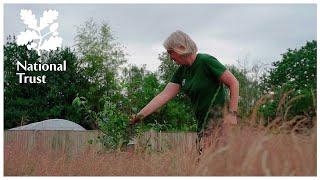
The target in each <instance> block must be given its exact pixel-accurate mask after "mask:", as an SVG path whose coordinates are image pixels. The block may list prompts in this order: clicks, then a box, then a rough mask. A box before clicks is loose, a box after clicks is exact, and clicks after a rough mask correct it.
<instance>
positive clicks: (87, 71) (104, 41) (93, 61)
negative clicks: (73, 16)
mask: <svg viewBox="0 0 320 180" xmlns="http://www.w3.org/2000/svg"><path fill="white" fill-rule="evenodd" d="M75 42H76V45H75V46H76V52H77V55H78V56H79V61H78V67H79V68H78V71H79V72H81V73H82V74H83V76H84V77H85V79H87V80H88V81H89V82H90V84H89V85H88V87H85V89H88V91H87V93H86V94H85V95H84V97H86V99H87V101H88V104H89V105H90V106H92V110H94V111H96V112H98V111H101V110H102V108H103V102H101V103H97V102H99V100H100V99H101V98H102V97H103V96H104V95H107V96H110V97H111V96H113V95H115V94H116V93H117V92H118V91H120V86H119V83H118V82H119V79H118V70H119V67H120V65H123V64H124V63H125V62H126V60H125V53H124V52H123V48H122V47H121V46H120V45H119V43H116V42H115V38H114V36H113V34H112V32H111V28H110V26H109V25H108V24H107V23H102V25H98V24H97V23H95V22H94V21H93V20H92V19H90V20H89V21H86V22H85V23H84V24H83V25H81V26H79V27H78V31H77V35H76V37H75ZM97 127H98V126H97V124H95V126H94V127H92V128H97Z"/></svg>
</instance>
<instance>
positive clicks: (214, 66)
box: [171, 53, 226, 131]
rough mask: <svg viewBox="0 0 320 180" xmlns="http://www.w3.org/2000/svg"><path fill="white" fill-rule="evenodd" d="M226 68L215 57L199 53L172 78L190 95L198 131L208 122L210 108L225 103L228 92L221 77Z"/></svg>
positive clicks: (172, 80)
mask: <svg viewBox="0 0 320 180" xmlns="http://www.w3.org/2000/svg"><path fill="white" fill-rule="evenodd" d="M225 70H226V67H225V66H223V65H222V64H221V63H220V62H219V61H218V60H217V59H216V58H215V57H212V56H210V55H208V54H200V53H199V54H197V57H196V60H195V61H194V62H193V64H192V65H191V66H185V65H181V66H180V67H179V68H178V70H177V71H176V72H175V73H174V75H173V77H172V79H171V82H173V83H177V84H180V86H181V90H182V91H183V92H184V93H185V94H186V95H187V96H189V97H190V99H191V103H192V104H193V108H194V111H195V115H196V118H197V120H198V123H197V131H200V130H201V129H202V128H203V126H204V124H205V123H207V119H208V118H207V116H208V115H207V113H208V111H209V108H212V107H217V106H219V107H222V106H223V105H224V102H225V94H226V93H225V90H224V87H223V84H222V82H220V81H219V79H220V77H221V75H222V74H223V73H224V71H225Z"/></svg>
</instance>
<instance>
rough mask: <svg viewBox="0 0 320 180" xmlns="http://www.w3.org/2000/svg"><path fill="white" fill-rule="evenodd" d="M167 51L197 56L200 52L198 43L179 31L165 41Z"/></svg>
mask: <svg viewBox="0 0 320 180" xmlns="http://www.w3.org/2000/svg"><path fill="white" fill-rule="evenodd" d="M163 46H164V48H166V50H171V49H172V50H174V51H175V52H177V53H178V54H181V55H189V54H196V53H197V51H198V48H197V45H196V43H195V42H194V41H193V40H192V39H191V38H190V37H189V36H188V34H186V33H184V32H182V31H180V30H177V31H175V32H173V33H171V35H170V36H169V37H168V38H167V39H166V40H165V41H164V43H163Z"/></svg>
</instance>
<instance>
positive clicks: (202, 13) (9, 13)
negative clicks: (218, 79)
mask: <svg viewBox="0 0 320 180" xmlns="http://www.w3.org/2000/svg"><path fill="white" fill-rule="evenodd" d="M20 9H30V10H32V12H33V13H34V14H35V15H36V18H37V19H39V18H40V17H41V16H42V13H43V11H44V10H48V9H52V10H57V11H58V12H59V16H58V21H57V22H58V23H59V29H58V31H59V36H60V37H62V39H63V46H72V45H74V37H75V34H76V26H79V25H81V24H83V23H84V22H85V21H86V20H89V19H90V18H91V17H92V18H93V20H94V21H96V22H103V21H104V22H107V23H109V25H110V26H111V28H112V30H113V32H114V35H115V36H116V37H117V42H119V43H121V44H122V45H124V46H125V47H126V49H125V52H127V53H128V54H129V56H127V59H128V63H131V64H136V65H142V64H146V65H147V69H148V70H151V71H155V70H157V67H158V66H159V64H160V62H159V60H158V59H157V58H158V54H159V53H161V52H162V51H164V48H163V46H162V43H163V41H164V40H165V39H166V38H167V37H168V36H169V35H170V33H171V32H173V31H175V30H177V29H179V30H182V31H184V32H186V33H187V34H189V35H190V37H191V38H192V39H193V40H194V41H195V42H196V43H197V45H198V48H199V52H201V53H208V54H211V55H213V56H215V57H216V58H218V60H220V61H221V62H222V63H223V64H237V63H236V60H237V59H241V60H243V59H247V60H248V64H254V63H256V62H258V61H262V62H264V63H268V64H271V62H273V61H276V60H279V59H280V57H281V54H282V53H284V52H286V50H287V49H288V48H291V49H294V48H299V47H301V46H303V45H304V44H305V43H306V42H307V41H311V40H316V37H317V36H316V32H317V31H316V30H317V25H316V16H317V13H316V5H312V4H296V5H290V4H274V5H273V4H256V5H249V4H234V5H231V4H225V5H224V4H201V5H196V4H185V5H184V4H175V5H173V4H171V5H167V4H161V5H159V4H153V5H141V4H140V5H138V4H136V5H134V4H127V5H125V4H116V5H115V4H92V5H89V4H79V5H76V4H61V5H54V4H47V5H46V4H42V5H37V4H5V5H4V35H5V36H8V35H9V34H16V35H18V34H19V33H20V32H21V31H24V30H25V25H24V24H23V21H22V20H21V19H20Z"/></svg>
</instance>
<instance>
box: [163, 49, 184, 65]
mask: <svg viewBox="0 0 320 180" xmlns="http://www.w3.org/2000/svg"><path fill="white" fill-rule="evenodd" d="M167 52H168V54H169V55H170V58H171V59H172V60H173V61H174V62H176V63H177V64H179V65H184V64H186V60H185V57H184V56H183V55H180V54H178V53H177V52H175V51H174V50H167Z"/></svg>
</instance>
